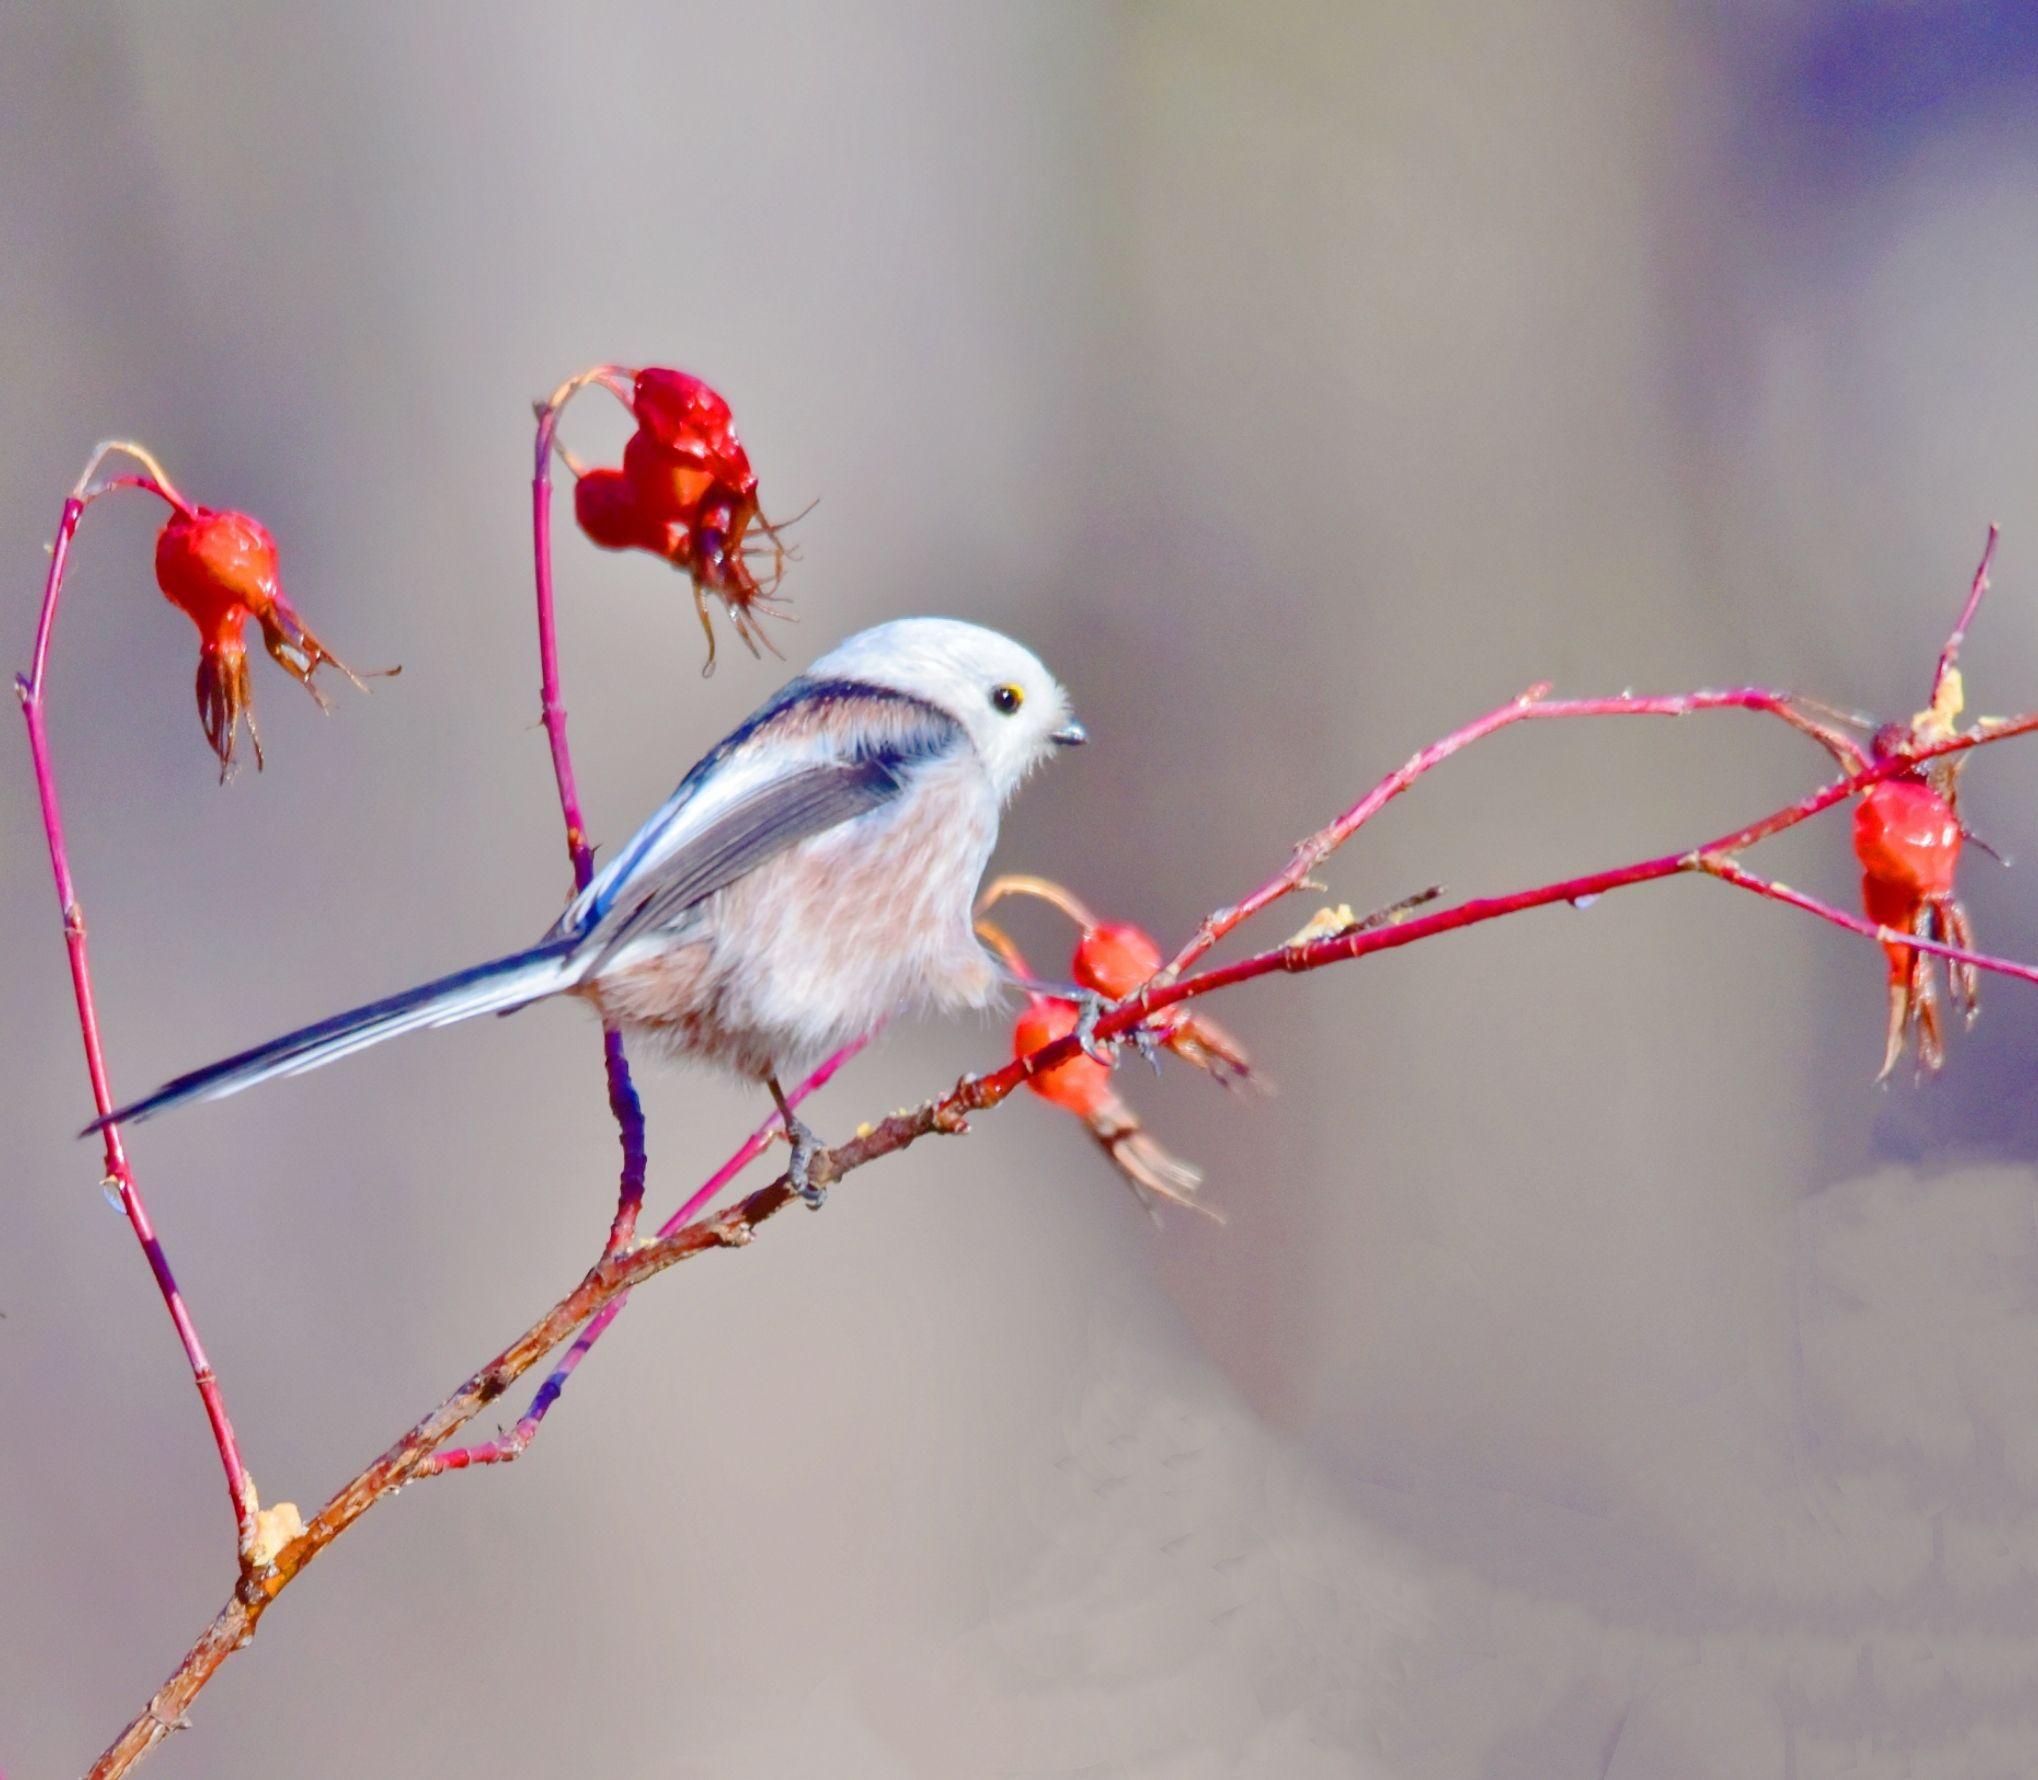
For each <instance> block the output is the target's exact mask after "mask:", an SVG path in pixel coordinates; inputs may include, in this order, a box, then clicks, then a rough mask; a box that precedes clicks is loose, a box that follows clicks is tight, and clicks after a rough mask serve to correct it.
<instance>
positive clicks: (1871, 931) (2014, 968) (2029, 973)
mask: <svg viewBox="0 0 2038 1780" xmlns="http://www.w3.org/2000/svg"><path fill="white" fill-rule="evenodd" d="M1697 869H1698V870H1700V871H1702V872H1704V873H1706V874H1707V875H1708V876H1709V877H1715V878H1718V879H1719V880H1720V882H1721V883H1723V884H1732V885H1733V886H1734V887H1735V888H1736V889H1739V890H1752V891H1753V892H1754V893H1755V894H1756V895H1757V896H1766V897H1768V898H1769V899H1770V900H1771V901H1772V902H1780V903H1784V904H1787V905H1788V906H1789V907H1791V908H1794V909H1802V910H1804V912H1805V913H1806V914H1808V915H1816V916H1818V918H1819V919H1820V920H1821V921H1830V922H1832V924H1833V925H1834V926H1835V927H1844V928H1846V929H1847V931H1848V932H1849V933H1858V934H1861V935H1863V936H1864V937H1866V938H1868V939H1872V940H1875V941H1876V942H1878V943H1879V944H1881V945H1885V946H1907V947H1909V948H1910V950H1912V951H1913V952H1929V953H1931V955H1932V956H1933V957H1935V958H1944V959H1945V960H1946V961H1947V962H1948V963H1950V964H1971V965H1973V966H1974V968H1975V969H1976V970H1987V971H1993V972H1994V973H1995V974H1996V975H1997V976H2004V977H2015V978H2016V979H2017V980H2018V981H2019V982H2024V983H2038V966H2033V965H2029V964H2019V963H2018V962H2017V961H2016V960H2015V959H2013V958H1995V957H1991V956H1990V955H1989V954H1988V953H1986V952H1972V951H1969V950H1968V949H1967V948H1966V947H1964V946H1949V945H1947V944H1946V943H1945V942H1944V941H1943V940H1936V939H1927V938H1925V937H1924V936H1923V935H1921V934H1916V933H1906V932H1903V931H1902V930H1901V929H1899V928H1895V927H1878V926H1877V925H1876V924H1875V923H1874V922H1873V921H1868V920H1864V919H1863V918H1862V917H1861V916H1859V915H1850V914H1848V913H1847V911H1846V910H1845V909H1836V908H1834V907H1833V905H1832V904H1831V903H1827V902H1821V901H1820V900H1819V899H1818V898H1817V897H1816V896H1807V895H1806V894H1805V893H1804V892H1803V891H1802V890H1797V889H1793V888H1792V887H1791V886H1790V885H1788V884H1781V883H1778V882H1777V881H1776V880H1775V879H1774V878H1764V877H1759V876H1757V875H1756V874H1755V873H1754V872H1752V871H1749V870H1748V869H1747V868H1746V867H1745V866H1743V865H1742V864H1741V863H1740V862H1739V861H1738V860H1735V859H1730V858H1725V857H1718V856H1713V855H1709V854H1703V853H1701V854H1700V855H1699V858H1698V864H1697Z"/></svg>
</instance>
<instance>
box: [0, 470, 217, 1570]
mask: <svg viewBox="0 0 2038 1780" xmlns="http://www.w3.org/2000/svg"><path fill="white" fill-rule="evenodd" d="M113 449H120V450H124V451H128V452H131V453H133V454H136V455H139V456H141V457H142V458H143V460H144V461H145V462H147V463H148V464H149V465H150V468H151V471H152V472H153V473H154V474H155V476H156V478H157V481H158V482H160V481H161V474H160V470H159V469H158V467H157V466H156V465H155V463H154V460H153V459H151V458H148V456H147V454H146V453H143V452H141V451H140V448H139V447H135V446H127V445H121V446H118V447H115V446H104V445H103V446H101V447H100V448H99V450H98V451H96V452H95V453H94V454H93V457H92V461H91V463H90V464H88V465H87V467H86V472H85V475H84V476H82V477H80V478H79V485H78V488H77V489H75V490H73V492H72V493H71V495H70V496H69V497H68V498H67V499H66V500H65V502H64V510H63V515H62V517H61V518H60V519H59V520H58V522H57V531H56V537H55V538H54V539H53V540H52V542H51V545H50V566H49V575H48V579H47V580H46V581H45V582H44V585H43V596H42V610H41V612H40V614H39V615H38V617H37V620H36V630H35V654H34V657H33V665H32V667H31V669H30V671H29V673H28V675H27V676H26V677H25V678H20V679H17V680H16V682H15V689H16V691H17V693H18V694H19V696H20V699H21V714H22V717H23V719H24V721H25V722H26V723H27V726H28V751H29V757H30V759H31V760H32V762H33V763H34V770H35V793H36V798H37V801H38V802H39V804H40V805H41V808H42V825H43V835H44V838H45V839H46V840H47V842H48V844H49V855H50V876H51V879H52V881H53V882H54V884H55V887H56V893H57V907H58V910H59V911H60V912H61V914H62V917H63V923H64V950H65V953H66V955H67V957H68V958H69V961H70V967H71V994H72V997H73V999H74V1000H75V1002H76V1003H77V1010H78V1035H79V1037H80V1039H81V1040H82V1041H83V1043H84V1047H85V1072H86V1074H87V1075H88V1076H89V1077H90V1078H91V1083H92V1105H93V1110H94V1111H95V1112H96V1113H97V1114H98V1115H99V1116H100V1117H102V1118H104V1117H105V1116H106V1115H107V1114H108V1113H110V1112H112V1110H113V1109H114V1106H115V1105H116V1104H117V1102H116V1101H115V1100H114V1097H113V1089H112V1086H111V1084H110V1082H109V1079H108V1075H107V1069H106V1055H105V1051H104V1048H103V1046H102V1045H101V1043H100V1038H99V1012H98V1006H97V1002H96V1000H95V998H94V996H93V992H92V963H91V957H90V953H89V950H88V948H87V945H86V938H85V910H84V906H83V904H82V903H81V902H80V901H79V899H78V889H77V885H76V883H75V881H74V880H73V879H72V876H71V861H70V849H69V847H68V845H67V844H66V841H65V833H64V814H63V806H62V804H61V802H60V801H59V799H58V796H57V777H56V761H55V757H54V755H53V753H52V751H51V748H50V740H49V730H48V727H47V725H46V722H45V712H46V697H45V691H46V681H47V674H48V668H49V653H50V642H51V638H52V636H53V635H54V632H55V628H56V617H57V605H58V602H59V600H60V599H61V598H62V595H63V587H64V570H65V567H66V565H67V564H68V563H69V561H70V553H71V541H72V539H73V538H74V537H75V536H76V535H77V530H78V521H79V519H80V518H81V517H82V516H83V515H84V511H85V506H86V503H87V502H88V501H90V500H91V499H92V498H93V493H94V491H93V490H92V489H91V488H90V487H89V486H88V485H89V483H90V479H91V475H92V472H93V470H95V469H96V468H97V467H98V464H99V461H100V459H101V458H102V457H104V456H105V454H106V453H107V452H108V451H109V450H113ZM152 492H154V493H156V494H159V495H161V496H162V497H163V498H164V499H166V500H170V501H171V502H172V504H173V505H176V504H178V500H177V497H174V496H173V495H171V494H170V493H169V492H168V485H167V483H164V484H163V485H162V486H160V487H155V486H152ZM101 1141H102V1144H103V1146H104V1154H105V1166H106V1177H105V1178H106V1180H107V1182H108V1184H110V1185H111V1186H112V1187H113V1189H114V1192H115V1194H116V1195H117V1196H118V1198H119V1200H120V1208H121V1210H122V1212H124V1213H125V1214H126V1216H127V1221H128V1225H129V1227H130V1228H131V1229H132V1230H133V1231H134V1236H135V1241H136V1242H138V1243H139V1244H140V1245H141V1250H142V1256H143V1258H144V1259H145V1260H146V1261H147V1262H148V1265H149V1272H150V1273H151V1274H152V1275H153V1276H154V1278H155V1282H156V1290H157V1291H158V1292H159V1293H161V1295H162V1299H163V1306H164V1308H165V1309H166V1310H168V1312H169V1313H170V1321H171V1324H172V1325H173V1326H174V1327H175V1329H176V1331H177V1340H178V1342H179V1343H180V1344H181V1345H182V1347H183V1349H184V1357H185V1359H186V1361H187V1362H188V1363H189V1365H190V1367H191V1377H192V1381H193V1383H195V1384H196V1385H197V1387H198V1397H199V1401H200V1402H201V1403H202V1404H203V1405H204V1408H205V1419H206V1421H207V1422H208V1423H209V1424H210V1426H211V1428H212V1439H213V1445H214V1446H215V1447H217V1448H218V1451H219V1462H220V1468H221V1469H222V1470H223V1471H224V1472H225V1473H226V1486H227V1493H228V1495H229V1497H230V1498H231V1500H232V1503H233V1514H234V1528H235V1533H236V1537H237V1544H238V1549H239V1551H240V1553H241V1560H242V1564H243V1567H244V1568H245V1567H246V1565H247V1564H248V1562H249V1561H250V1560H249V1554H250V1553H251V1552H252V1550H253V1548H254V1540H255V1525H256V1523H255V1516H256V1498H255V1486H254V1483H253V1481H252V1480H251V1479H250V1478H249V1476H248V1472H247V1467H246V1466H245V1465H243V1464H242V1463H241V1454H240V1444H239V1442H238V1441H237V1440H236V1439H235V1437H234V1428H233V1421H232V1419H231V1418H230V1417H229V1416H228V1414H227V1407H226V1395H225V1393H224V1392H223V1391H222V1390H221V1388H220V1383H219V1378H218V1375H217V1374H216V1373H215V1372H214V1371H213V1369H212V1362H211V1360H209V1359H208V1358H207V1357H206V1352H205V1344H204V1343H203V1342H202V1341H201V1340H200V1339H199V1336H198V1325H197V1322H196V1321H195V1319H194V1318H193V1317H192V1315H191V1310H190V1307H189V1306H188V1305H187V1304H186V1303H185V1302H184V1294H183V1292H182V1291H181V1290H180V1289H179V1288H178V1285H177V1276H176V1274H175V1273H174V1272H173V1271H172V1269H171V1266H170V1257H169V1255H168V1253H167V1252H166V1251H165V1249H164V1247H163V1242H162V1239H161V1237H159V1236H158V1235H157V1234H156V1229H155V1224H154V1221H153V1220H152V1219H151V1218H150V1216H149V1209H148V1204H147V1201H146V1200H144V1199H143V1197H142V1191H141V1187H140V1186H139V1184H138V1183H137V1182H136V1180H135V1177H134V1171H133V1169H132V1168H131V1167H130V1166H129V1164H128V1160H127V1152H126V1147H125V1145H124V1144H123V1143H122V1141H121V1134H120V1127H119V1126H118V1125H111V1124H109V1125H107V1126H105V1127H104V1128H103V1131H102V1133H101Z"/></svg>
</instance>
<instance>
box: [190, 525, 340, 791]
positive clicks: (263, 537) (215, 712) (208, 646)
mask: <svg viewBox="0 0 2038 1780" xmlns="http://www.w3.org/2000/svg"><path fill="white" fill-rule="evenodd" d="M156 585H157V586H158V587H160V588H161V589H162V590H163V597H164V598H165V599H167V600H168V601H169V602H170V603H171V604H172V605H173V606H176V607H178V608H179V609H180V610H181V611H183V612H184V613H185V614H186V615H187V616H189V618H190V619H191V622H192V623H193V624H195V625H196V626H197V627H198V681H197V696H198V717H199V722H200V724H201V725H202V726H203V728H204V730H205V739H206V740H207V741H208V742H209V743H211V745H212V751H213V752H214V753H215V754H216V755H218V757H219V773H220V777H221V778H222V779H223V778H225V777H226V775H227V773H228V772H229V771H230V770H231V768H232V767H233V764H234V755H235V751H236V744H237V740H238V737H239V734H240V728H241V725H242V723H243V721H245V722H246V724H247V729H248V736H249V740H250V741H251V742H252V743H253V745H254V749H255V764H256V766H257V767H259V766H260V765H261V763H262V743H261V738H260V736H259V735H258V734H257V733H256V731H255V713H254V704H253V692H252V687H251V684H250V681H249V678H248V657H247V646H246V641H245V638H246V632H247V623H248V620H249V619H250V618H252V619H254V620H255V622H256V623H257V624H259V625H260V626H261V629H262V646H263V647H264V648H265V649H267V650H268V652H269V655H270V657H271V658H272V659H273V660H274V661H275V662H276V663H277V665H278V666H280V667H281V668H283V669H284V671H285V672H287V673H288V674H290V676H291V677H292V678H293V679H295V680H297V681H299V682H301V683H302V684H303V685H304V686H305V688H306V689H307V690H308V691H310V692H311V694H312V696H313V697H314V698H319V696H320V695H319V692H318V689H317V688H316V687H314V686H313V685H312V683H311V679H312V675H313V674H314V673H315V672H316V671H317V670H318V668H319V666H320V664H321V663H323V662H328V661H329V662H331V663H332V664H333V666H334V667H335V668H336V669H338V670H339V672H341V673H343V674H345V675H346V676H347V678H348V679H350V680H353V681H354V684H355V685H357V686H358V685H360V683H361V682H360V680H359V678H358V677H357V676H356V675H355V674H354V672H353V670H352V669H350V668H349V667H348V666H347V665H346V663H345V662H343V661H341V660H340V659H339V658H338V657H337V656H336V655H334V654H333V653H332V652H331V651H330V650H329V649H327V648H326V647H325V646H324V645H323V644H322V643H321V642H320V641H319V640H318V638H317V637H315V636H313V635H312V633H311V631H310V630H309V629H308V628H306V626H305V624H304V622H303V620H302V619H300V618H299V617H298V615H297V610H296V608H295V607H294V606H292V605H291V603H290V601H289V599H288V598H287V597H286V596H285V594H284V592H283V583H282V578H281V574H280V572H279V569H278V566H277V553H276V540H275V539H274V538H273V537H271V536H270V534H269V529H268V527H266V526H265V525H263V524H262V523H261V522H260V521H259V520H257V519H253V518H250V517H249V516H248V515H247V514H245V513H235V512H232V511H216V510H215V509H213V508H211V507H192V508H188V509H180V510H179V511H177V512H175V513H173V514H171V516H170V518H169V521H168V522H167V523H166V524H165V525H164V527H163V529H162V531H161V532H160V533H159V534H158V535H157V538H156ZM320 702H321V703H323V702H324V701H323V699H320Z"/></svg>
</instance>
